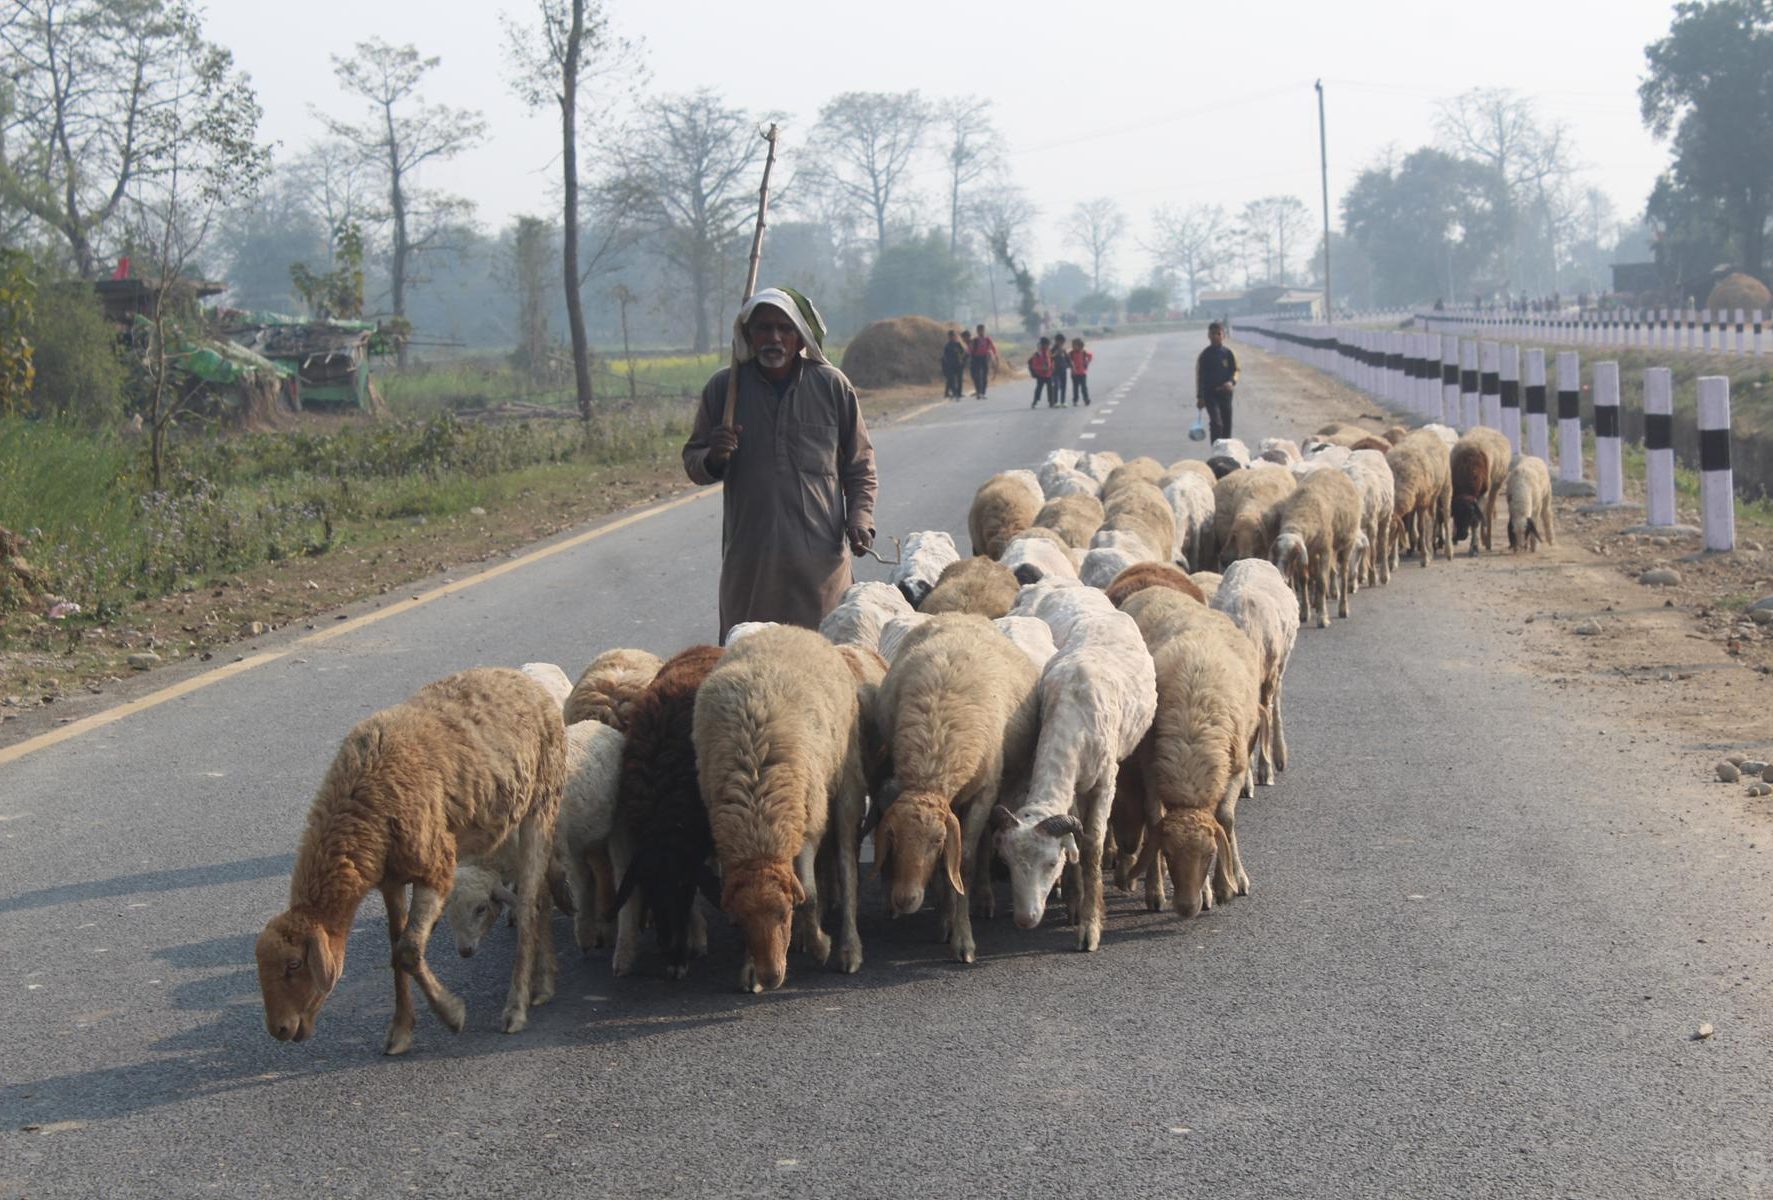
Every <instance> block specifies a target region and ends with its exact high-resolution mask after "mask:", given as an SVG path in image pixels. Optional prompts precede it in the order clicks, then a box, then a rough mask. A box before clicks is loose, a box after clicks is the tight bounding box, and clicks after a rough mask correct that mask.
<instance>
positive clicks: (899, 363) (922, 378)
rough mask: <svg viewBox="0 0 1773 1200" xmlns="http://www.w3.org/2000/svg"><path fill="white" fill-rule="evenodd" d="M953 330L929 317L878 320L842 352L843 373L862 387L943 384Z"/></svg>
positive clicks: (951, 326)
mask: <svg viewBox="0 0 1773 1200" xmlns="http://www.w3.org/2000/svg"><path fill="white" fill-rule="evenodd" d="M954 328H957V327H956V326H953V325H944V324H942V323H941V322H940V321H932V320H930V318H928V317H892V318H889V319H888V320H885V321H876V322H874V324H872V325H869V326H868V327H867V328H865V329H863V330H862V332H861V333H858V334H857V335H856V336H855V338H854V339H853V340H852V341H851V342H850V344H849V348H848V349H847V350H845V351H844V352H843V363H842V366H843V373H844V374H845V375H848V376H849V377H850V382H851V383H853V384H855V385H856V386H857V387H861V388H882V387H897V386H899V385H900V384H910V383H937V382H940V380H941V378H942V346H943V344H944V343H945V342H947V340H948V331H949V330H950V329H954Z"/></svg>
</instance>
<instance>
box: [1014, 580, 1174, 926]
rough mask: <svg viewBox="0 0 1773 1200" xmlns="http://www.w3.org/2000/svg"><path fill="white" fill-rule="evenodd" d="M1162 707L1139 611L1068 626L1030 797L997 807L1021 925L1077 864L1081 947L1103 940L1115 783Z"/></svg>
mask: <svg viewBox="0 0 1773 1200" xmlns="http://www.w3.org/2000/svg"><path fill="white" fill-rule="evenodd" d="M1074 590H1081V589H1074ZM1056 599H1057V597H1048V598H1046V599H1045V600H1043V606H1044V605H1047V604H1051V603H1053V602H1054V601H1055V600H1056ZM1156 707H1157V681H1156V678H1155V677H1154V671H1153V667H1152V663H1151V654H1150V652H1149V651H1147V650H1146V648H1145V642H1144V640H1143V639H1142V638H1141V637H1140V636H1139V629H1138V626H1136V625H1135V624H1134V623H1133V620H1132V618H1130V617H1128V616H1127V615H1126V614H1125V613H1118V612H1107V613H1090V614H1084V615H1081V616H1079V617H1078V618H1077V619H1076V620H1075V621H1073V622H1071V623H1070V624H1069V625H1068V628H1067V630H1066V631H1065V632H1064V634H1063V635H1062V636H1061V637H1060V639H1059V652H1058V653H1057V654H1055V655H1054V656H1053V658H1052V661H1050V662H1048V663H1047V665H1046V669H1045V670H1044V671H1042V672H1041V676H1040V736H1039V741H1038V743H1037V745H1036V748H1035V753H1034V768H1033V774H1032V776H1031V778H1030V781H1029V787H1028V795H1027V799H1026V800H1025V801H1024V802H1023V804H1022V806H1021V808H1020V810H1018V811H1016V812H1011V811H1010V809H1009V808H1007V807H1006V806H1004V805H1001V804H1000V805H998V806H997V807H996V808H995V809H993V810H992V813H991V823H992V827H993V829H994V831H995V833H996V845H997V852H998V853H999V854H1000V855H1001V856H1002V857H1003V858H1004V860H1005V861H1006V862H1007V863H1008V864H1009V868H1010V889H1011V894H1012V897H1013V909H1014V912H1015V918H1016V924H1017V926H1018V927H1020V928H1022V929H1033V928H1034V927H1036V926H1037V925H1039V924H1040V921H1041V917H1042V916H1043V915H1044V913H1045V912H1046V903H1047V896H1048V894H1049V893H1051V891H1052V890H1053V885H1054V884H1055V883H1056V882H1057V881H1058V878H1059V872H1060V871H1061V870H1062V869H1063V868H1064V867H1065V865H1066V864H1067V863H1068V862H1069V863H1075V864H1076V867H1077V870H1076V873H1075V875H1074V879H1075V880H1076V883H1077V886H1076V887H1075V888H1072V887H1070V886H1067V888H1066V898H1067V900H1068V901H1070V904H1071V906H1072V909H1073V915H1074V916H1075V917H1076V918H1077V920H1078V931H1077V947H1078V949H1079V950H1085V951H1091V950H1095V949H1096V948H1097V947H1098V946H1099V945H1101V941H1102V923H1103V920H1104V915H1105V909H1104V907H1103V898H1102V852H1103V847H1104V844H1105V842H1106V840H1107V830H1108V818H1109V814H1110V813H1111V812H1112V810H1113V808H1114V786H1115V781H1116V777H1117V775H1118V772H1119V767H1120V763H1121V760H1123V759H1125V758H1126V757H1127V756H1129V755H1130V754H1132V752H1133V750H1134V749H1135V748H1136V747H1137V746H1138V745H1139V740H1140V739H1141V738H1143V737H1144V736H1145V731H1146V730H1147V729H1149V728H1150V727H1151V719H1152V715H1153V713H1154V711H1155V709H1156Z"/></svg>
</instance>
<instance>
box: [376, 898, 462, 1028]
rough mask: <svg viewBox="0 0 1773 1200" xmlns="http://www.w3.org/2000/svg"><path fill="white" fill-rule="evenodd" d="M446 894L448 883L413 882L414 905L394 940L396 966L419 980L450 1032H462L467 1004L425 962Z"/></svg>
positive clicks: (438, 1016) (427, 1000) (428, 999)
mask: <svg viewBox="0 0 1773 1200" xmlns="http://www.w3.org/2000/svg"><path fill="white" fill-rule="evenodd" d="M447 895H448V888H447V887H445V888H444V889H443V890H441V891H440V890H438V889H437V888H434V887H428V886H426V885H425V884H422V883H415V884H413V885H412V907H411V909H410V910H408V913H407V918H406V928H405V929H403V930H402V931H401V933H400V937H399V939H398V940H396V941H395V943H394V969H395V970H396V971H400V972H404V973H406V974H407V975H410V976H412V978H413V979H415V980H417V981H418V985H419V991H421V992H423V993H424V994H425V1002H426V1003H427V1004H429V1005H430V1006H431V1011H432V1012H434V1013H436V1014H437V1018H438V1020H440V1021H442V1022H443V1023H444V1025H446V1026H448V1027H449V1031H450V1032H451V1033H460V1032H462V1026H463V1025H466V1024H467V1023H468V1006H467V1005H466V1004H463V1003H462V1001H461V999H460V998H459V997H457V996H456V995H455V994H454V993H453V992H451V991H450V990H449V989H448V988H446V987H444V986H443V984H442V982H441V981H440V980H439V979H438V978H437V976H435V975H433V974H431V968H430V967H429V966H427V965H426V963H425V947H426V945H428V944H429V943H430V941H431V930H432V929H433V928H434V927H435V926H436V925H437V918H439V917H441V916H442V915H443V901H444V898H445V897H446V896H447Z"/></svg>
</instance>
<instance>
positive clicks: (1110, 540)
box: [1084, 526, 1164, 562]
mask: <svg viewBox="0 0 1773 1200" xmlns="http://www.w3.org/2000/svg"><path fill="white" fill-rule="evenodd" d="M1089 548H1090V549H1091V550H1102V549H1109V550H1125V551H1126V552H1127V553H1128V554H1130V555H1132V556H1133V558H1134V559H1135V560H1137V561H1140V562H1163V561H1164V556H1163V554H1162V553H1161V552H1160V551H1159V549H1158V547H1156V546H1154V545H1152V544H1151V539H1150V537H1148V536H1147V535H1146V534H1144V533H1142V532H1141V531H1139V530H1137V529H1111V528H1109V527H1107V526H1103V527H1102V528H1101V529H1098V530H1096V532H1095V533H1092V534H1091V535H1090V546H1089ZM1084 557H1085V558H1086V559H1087V558H1088V557H1089V555H1088V552H1087V551H1086V552H1085V555H1084Z"/></svg>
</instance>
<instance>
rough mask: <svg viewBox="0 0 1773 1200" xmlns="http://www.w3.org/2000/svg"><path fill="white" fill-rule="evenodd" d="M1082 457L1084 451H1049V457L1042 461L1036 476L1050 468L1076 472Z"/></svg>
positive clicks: (1036, 470)
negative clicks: (1078, 461)
mask: <svg viewBox="0 0 1773 1200" xmlns="http://www.w3.org/2000/svg"><path fill="white" fill-rule="evenodd" d="M1082 457H1083V451H1082V450H1049V451H1047V456H1046V457H1045V458H1043V459H1041V460H1040V465H1039V466H1038V467H1036V468H1034V470H1035V473H1036V474H1039V473H1040V472H1041V471H1044V470H1047V469H1049V468H1050V469H1052V470H1055V471H1070V470H1075V469H1076V467H1077V460H1078V459H1080V458H1082Z"/></svg>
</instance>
